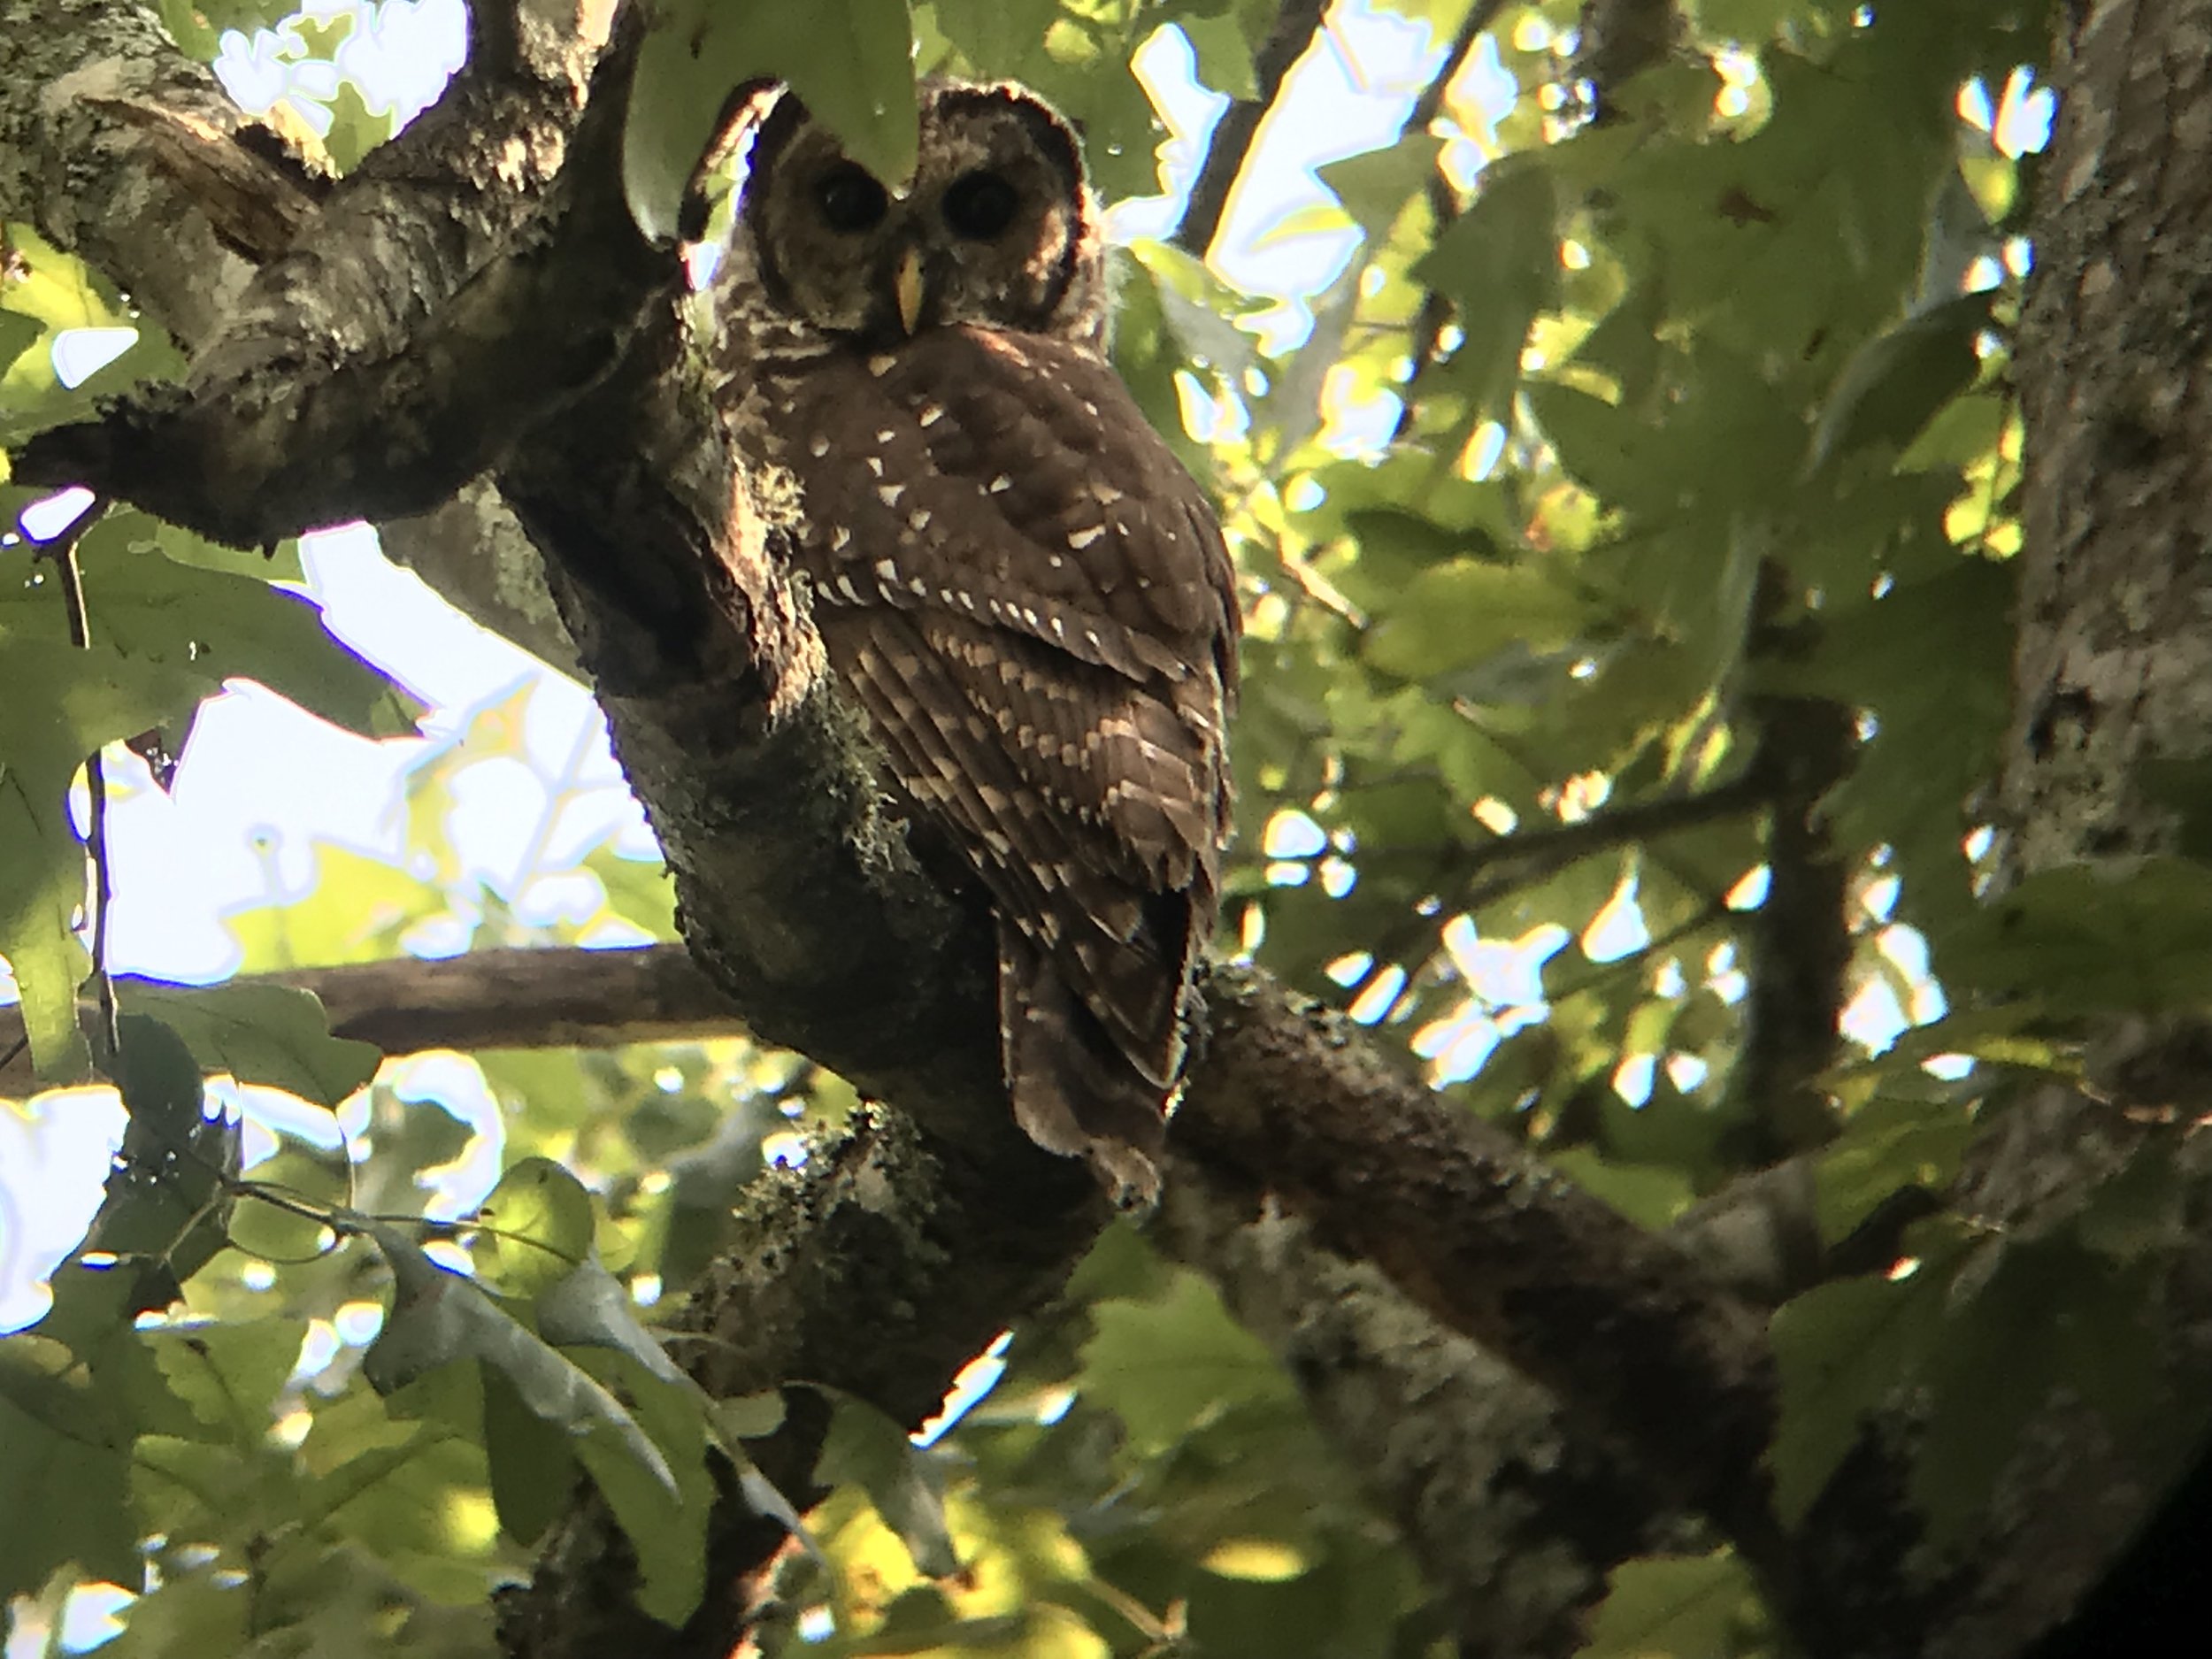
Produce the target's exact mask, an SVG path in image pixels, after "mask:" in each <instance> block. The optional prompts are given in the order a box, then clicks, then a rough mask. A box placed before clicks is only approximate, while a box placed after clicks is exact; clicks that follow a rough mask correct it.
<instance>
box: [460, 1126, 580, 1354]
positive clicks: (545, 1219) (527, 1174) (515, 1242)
mask: <svg viewBox="0 0 2212 1659" xmlns="http://www.w3.org/2000/svg"><path fill="white" fill-rule="evenodd" d="M477 1213H478V1215H479V1217H480V1218H481V1220H482V1221H483V1224H484V1230H483V1232H482V1233H481V1234H480V1236H479V1238H478V1240H477V1245H476V1262H477V1271H479V1273H480V1275H481V1276H482V1278H483V1280H484V1282H485V1283H486V1284H487V1285H488V1286H491V1287H492V1288H494V1289H495V1290H499V1291H502V1292H503V1293H505V1294H509V1295H515V1296H535V1295H538V1294H541V1293H544V1292H547V1291H549V1290H550V1289H551V1287H552V1286H555V1285H557V1283H559V1282H560V1281H561V1280H563V1279H567V1278H568V1277H569V1276H570V1275H571V1274H572V1273H573V1272H575V1271H577V1270H578V1269H579V1268H580V1267H582V1266H583V1265H584V1264H585V1263H587V1262H588V1261H589V1259H590V1257H591V1247H592V1235H593V1232H594V1230H595V1226H596V1225H597V1224H596V1222H595V1219H594V1217H593V1214H592V1203H591V1194H589V1193H588V1192H586V1191H585V1190H584V1184H583V1183H582V1182H581V1181H580V1180H578V1179H576V1178H575V1177H574V1176H573V1175H572V1174H570V1173H569V1172H568V1171H566V1170H565V1169H563V1168H562V1167H561V1166H560V1165H559V1164H556V1163H555V1162H554V1161H553V1160H552V1159H551V1158H524V1159H523V1160H522V1161H521V1162H520V1163H518V1164H515V1165H514V1166H513V1167H512V1168H511V1169H510V1170H509V1171H507V1172H506V1173H505V1174H504V1175H503V1176H501V1177H500V1178H499V1185H498V1186H496V1187H493V1188H492V1190H491V1192H490V1194H488V1196H487V1197H486V1198H485V1200H484V1202H483V1204H482V1205H481V1206H480V1209H479V1210H478V1212H477ZM602 1271H604V1270H602ZM546 1340H548V1341H557V1340H559V1339H558V1338H556V1337H554V1336H552V1335H551V1334H550V1333H548V1335H547V1337H546Z"/></svg>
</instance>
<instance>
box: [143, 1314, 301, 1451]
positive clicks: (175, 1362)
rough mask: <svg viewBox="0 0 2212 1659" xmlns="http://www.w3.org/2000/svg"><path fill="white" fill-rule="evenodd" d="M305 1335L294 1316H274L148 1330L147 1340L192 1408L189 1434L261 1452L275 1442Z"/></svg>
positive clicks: (177, 1394)
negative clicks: (272, 1428) (279, 1409)
mask: <svg viewBox="0 0 2212 1659" xmlns="http://www.w3.org/2000/svg"><path fill="white" fill-rule="evenodd" d="M305 1334H306V1333H305V1332H304V1331H303V1329H302V1328H301V1326H300V1325H299V1324H298V1323H296V1321H294V1320H291V1319H278V1318H270V1319H247V1320H240V1321H236V1322H234V1323H224V1324H209V1325H193V1326H185V1327H179V1328H172V1329H168V1330H157V1331H149V1332H147V1333H144V1337H143V1340H145V1342H146V1343H147V1344H148V1345H149V1347H150V1348H151V1349H152V1352H153V1356H154V1358H155V1360H156V1362H157V1363H158V1364H159V1365H160V1367H161V1373H162V1376H163V1378H164V1379H165V1381H166V1382H167V1384H168V1386H169V1388H170V1390H171V1392H172V1393H173V1394H174V1395H175V1397H176V1398H177V1399H179V1400H180V1401H181V1402H183V1403H184V1405H185V1407H186V1409H188V1412H189V1413H190V1416H191V1424H190V1427H189V1437H190V1438H197V1439H206V1440H214V1441H219V1442H223V1443H227V1444H229V1445H232V1446H235V1447H238V1448H241V1449H244V1450H255V1449H257V1448H260V1447H262V1446H265V1444H266V1443H267V1441H268V1438H269V1425H270V1424H271V1423H272V1422H273V1421H274V1420H275V1417H276V1409H275V1408H276V1401H277V1396H278V1395H279V1394H281V1393H282V1392H283V1390H284V1385H285V1384H286V1383H287V1382H288V1381H289V1380H290V1379H291V1376H292V1372H293V1371H294V1370H295V1369H296V1367H297V1366H298V1364H299V1357H300V1344H301V1340H302V1339H303V1337H304V1335H305ZM167 1432H180V1431H179V1430H176V1429H172V1430H169V1431H167Z"/></svg>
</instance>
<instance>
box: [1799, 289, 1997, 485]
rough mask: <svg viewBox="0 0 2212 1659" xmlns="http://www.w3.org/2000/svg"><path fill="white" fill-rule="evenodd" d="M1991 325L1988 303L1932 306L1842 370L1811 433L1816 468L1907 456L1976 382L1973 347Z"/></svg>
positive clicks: (1968, 300)
mask: <svg viewBox="0 0 2212 1659" xmlns="http://www.w3.org/2000/svg"><path fill="white" fill-rule="evenodd" d="M1988 326H1989V296H1988V295H1986V294H1969V295H1965V296H1962V297H1960V298H1958V299H1955V300H1950V301H1947V302H1946V303H1943V304H1940V305H1934V306H1931V307H1930V308H1929V309H1928V310H1926V311H1922V312H1920V313H1919V314H1918V315H1916V316H1915V317H1914V318H1913V319H1911V320H1910V321H1909V322H1906V323H1903V324H1901V325H1900V326H1898V327H1895V328H1893V329H1892V330H1890V331H1889V333H1887V334H1879V335H1877V336H1876V337H1875V338H1874V339H1872V340H1870V341H1868V342H1866V344H1865V345H1863V346H1862V347H1860V348H1859V349H1858V351H1857V352H1856V353H1855V354H1854V355H1853V357H1852V358H1851V361H1850V362H1849V363H1848V364H1847V365H1845V367H1844V371H1843V373H1842V375H1841V377H1840V378H1839V380H1837V382H1836V388H1835V390H1834V391H1833V392H1832V393H1830V394H1829V397H1828V402H1827V403H1826V404H1825V405H1824V407H1823V408H1822V410H1821V411H1820V419H1819V420H1818V422H1817V423H1816V425H1815V426H1814V427H1813V438H1812V466H1813V469H1814V470H1815V471H1819V470H1820V469H1822V468H1824V467H1829V466H1833V465H1836V464H1837V463H1838V462H1839V461H1841V460H1842V459H1844V458H1845V457H1847V456H1851V455H1855V454H1856V453H1858V452H1859V451H1861V450H1863V449H1881V450H1883V451H1884V452H1885V453H1886V454H1889V455H1895V454H1897V453H1899V452H1901V450H1903V449H1905V448H1906V447H1907V446H1908V445H1909V444H1910V443H1911V442H1912V441H1913V439H1914V438H1915V437H1916V436H1917V435H1918V434H1919V432H1920V430H1921V428H1923V427H1924V426H1926V425H1927V424H1928V423H1929V422H1930V421H1931V420H1932V419H1935V416H1936V412H1937V411H1939V410H1940V409H1941V408H1942V407H1943V406H1944V405H1945V404H1946V403H1949V402H1950V401H1951V400H1952V399H1953V398H1954V397H1955V396H1958V395H1959V394H1960V393H1961V392H1962V391H1964V390H1965V389H1966V388H1968V387H1969V386H1971V385H1972V384H1973V383H1974V377H1975V376H1976V374H1978V373H1979V372H1980V369H1981V358H1980V357H1979V356H1978V354H1977V353H1976V351H1975V349H1974V342H1975V338H1976V336H1977V335H1978V334H1980V333H1981V332H1982V331H1983V330H1984V329H1985V328H1987V327H1988Z"/></svg>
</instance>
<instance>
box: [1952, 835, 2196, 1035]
mask: <svg viewBox="0 0 2212 1659" xmlns="http://www.w3.org/2000/svg"><path fill="white" fill-rule="evenodd" d="M1938 943H1939V953H1940V960H1941V963H1942V965H1943V972H1944V976H1945V978H1946V979H1953V980H1955V981H1957V982H1959V983H1961V984H1964V985H1970V986H1974V987H1978V988H1979V989H1982V990H1985V991H1989V992H1993V993H1995V994H1998V995H2032V996H2038V997H2042V998H2046V999H2048V1000H2049V1001H2050V1002H2054V1003H2056V1004H2059V1005H2061V1006H2070V1007H2074V1008H2078V1009H2082V1010H2122V1009H2127V1010H2141V1011H2144V1012H2153V1011H2157V1010H2166V1009H2175V1008H2188V1007H2193V1006H2195V1005H2197V1004H2198V1003H2200V1002H2203V1001H2204V1000H2205V999H2206V998H2207V997H2212V869H2207V868H2206V867H2205V866H2204V865H2202V864H2196V863H2194V862H2193V861H2190V860H2186V859H2180V858H2154V859H2151V860H2149V861H2147V862H2146V863H2144V864H2139V865H2138V866H2136V867H2135V868H2134V869H2133V870H2131V871H2130V872H2126V873H2124V874H2121V875H2111V874H2108V873H2107V872H2104V871H2103V870H2101V868H2097V867H2093V866H2090V865H2087V864H2069V865H2065V866H2062V867H2061V868H2058V869H2055V870H2046V871H2042V872H2039V873H2037V874H2035V875H2032V876H2030V877H2028V878H2027V879H2025V880H2024V881H2022V882H2021V883H2020V884H2019V886H2017V887H2015V888H2013V890H2012V891H2011V892H2009V893H2008V894H2006V895H2004V896H2003V897H2002V898H2001V899H1999V900H1997V901H1996V902H1994V903H1992V904H1989V905H1986V906H1984V907H1982V908H1980V909H1978V910H1975V911H1973V912H1971V913H1970V915H1968V916H1967V917H1966V918H1965V919H1964V920H1963V921H1962V922H1961V923H1960V924H1959V925H1958V926H1956V927H1955V928H1953V929H1952V930H1951V931H1950V932H1949V933H1947V934H1945V935H1944V936H1943V937H1942V938H1941V939H1940V940H1939V941H1938Z"/></svg>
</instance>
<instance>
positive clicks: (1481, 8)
mask: <svg viewBox="0 0 2212 1659" xmlns="http://www.w3.org/2000/svg"><path fill="white" fill-rule="evenodd" d="M1503 10H1505V0H1475V4H1473V5H1471V6H1470V7H1469V8H1468V9H1467V15H1466V16H1465V17H1464V18H1463V19H1461V21H1460V25H1459V33H1458V34H1457V35H1454V36H1453V37H1452V45H1451V50H1449V51H1448V52H1447V53H1445V55H1444V62H1443V65H1442V66H1441V67H1440V68H1439V69H1438V70H1437V72H1436V73H1435V75H1434V76H1433V77H1432V78H1431V80H1430V81H1429V84H1428V85H1427V86H1425V87H1424V88H1422V89H1421V96H1419V97H1418V98H1416V99H1415V100H1414V103H1413V109H1412V111H1411V113H1409V115H1408V116H1407V117H1406V122H1405V125H1404V126H1403V127H1400V128H1399V129H1398V139H1399V142H1404V141H1405V140H1406V139H1408V138H1409V137H1411V136H1413V135H1414V134H1417V133H1425V132H1426V131H1428V129H1429V125H1430V123H1431V122H1432V121H1434V120H1435V119H1436V118H1437V117H1438V116H1439V115H1440V114H1442V113H1443V111H1444V99H1445V96H1446V95H1447V94H1448V93H1449V92H1450V90H1451V86H1452V82H1453V81H1455V80H1457V79H1458V78H1459V72H1460V71H1461V70H1462V69H1463V68H1465V67H1466V66H1467V59H1468V57H1469V55H1470V54H1471V53H1472V52H1473V51H1474V50H1475V42H1477V41H1478V40H1479V39H1481V38H1482V35H1483V31H1484V30H1486V29H1487V28H1488V27H1490V26H1491V24H1493V23H1494V22H1495V21H1496V20H1497V16H1498V13H1499V12H1502V11H1503ZM1428 196H1429V213H1430V215H1431V217H1432V218H1433V219H1435V221H1436V229H1435V233H1434V235H1432V238H1431V240H1432V241H1433V240H1434V237H1435V236H1440V235H1442V234H1444V232H1445V231H1446V230H1448V228H1450V227H1451V224H1452V222H1453V221H1454V220H1455V219H1457V218H1458V217H1459V213H1460V207H1459V198H1458V196H1456V195H1455V193H1454V192H1453V189H1452V186H1451V180H1448V179H1447V178H1446V177H1445V176H1444V173H1443V170H1442V169H1441V168H1439V169H1438V170H1437V171H1436V172H1435V173H1433V174H1432V175H1431V177H1430V179H1429V183H1428ZM1451 320H1452V303H1451V302H1450V301H1449V300H1448V299H1446V298H1445V297H1444V296H1442V295H1441V294H1440V293H1438V292H1437V291H1436V290H1435V289H1434V288H1430V289H1429V290H1428V291H1427V292H1425V294H1423V295H1422V296H1421V309H1420V311H1417V313H1416V314H1415V316H1414V319H1413V329H1412V333H1413V353H1412V356H1413V373H1411V374H1409V375H1408V376H1407V377H1406V383H1405V386H1404V388H1402V390H1401V391H1400V392H1399V394H1398V398H1399V404H1398V424H1397V426H1396V427H1395V429H1394V430H1393V431H1392V433H1391V434H1390V435H1391V437H1392V438H1393V439H1398V438H1402V437H1404V436H1405V435H1406V433H1407V431H1408V430H1409V428H1410V427H1411V426H1412V425H1413V420H1414V417H1415V415H1416V414H1417V412H1418V411H1419V408H1420V404H1419V401H1418V400H1417V398H1416V397H1415V396H1414V395H1413V394H1414V390H1415V388H1417V387H1418V386H1419V385H1420V383H1421V377H1422V376H1423V375H1424V374H1425V373H1428V371H1429V370H1431V369H1432V368H1434V367H1435V366H1436V364H1437V360H1438V356H1439V353H1440V349H1441V347H1442V343H1443V338H1444V329H1445V326H1447V325H1448V323H1450V321H1451Z"/></svg>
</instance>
